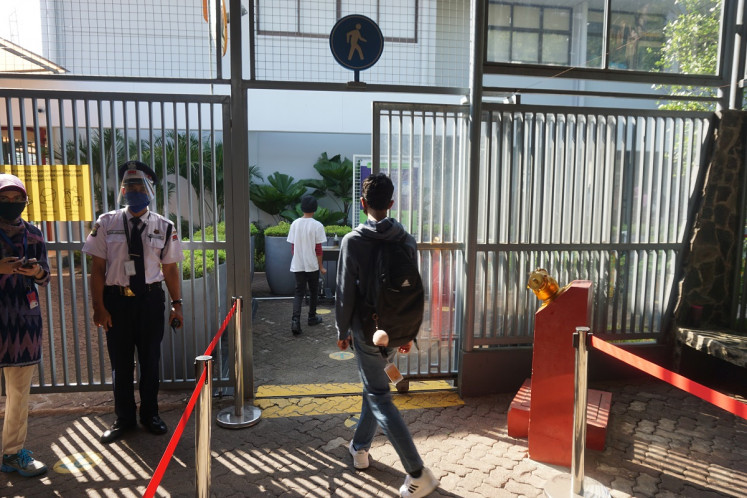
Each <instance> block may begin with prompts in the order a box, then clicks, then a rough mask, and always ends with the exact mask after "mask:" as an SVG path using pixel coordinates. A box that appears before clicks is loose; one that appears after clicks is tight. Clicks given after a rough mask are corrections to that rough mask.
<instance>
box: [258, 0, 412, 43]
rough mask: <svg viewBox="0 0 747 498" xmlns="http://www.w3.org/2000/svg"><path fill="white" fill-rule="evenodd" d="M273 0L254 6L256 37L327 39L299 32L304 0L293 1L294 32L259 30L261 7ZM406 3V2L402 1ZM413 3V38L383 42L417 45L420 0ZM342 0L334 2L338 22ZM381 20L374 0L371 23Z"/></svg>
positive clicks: (386, 38) (391, 38)
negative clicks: (373, 17)
mask: <svg viewBox="0 0 747 498" xmlns="http://www.w3.org/2000/svg"><path fill="white" fill-rule="evenodd" d="M272 1H273V0H256V5H255V17H256V34H257V36H288V37H295V38H319V39H327V38H329V33H305V32H303V31H301V30H300V27H301V2H303V1H304V0H295V2H296V9H295V13H296V31H281V30H265V29H261V28H260V26H261V23H262V21H261V20H262V14H261V10H262V9H261V6H262V4H263V3H264V2H272ZM403 1H408V0H403ZM409 1H411V2H413V9H414V21H413V29H412V32H413V36H412V37H401V36H384V41H385V42H390V43H415V44H416V43H418V22H419V20H420V19H419V14H420V0H409ZM342 8H343V5H342V0H336V1H335V20H336V21H339V20H340V19H342V18H343V17H344V16H343V15H342ZM380 19H381V0H376V19H373V21H374V22H375V23H376V24H379V23H380Z"/></svg>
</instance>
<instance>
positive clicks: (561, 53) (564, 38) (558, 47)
mask: <svg viewBox="0 0 747 498" xmlns="http://www.w3.org/2000/svg"><path fill="white" fill-rule="evenodd" d="M569 44H570V38H569V37H568V35H552V34H548V35H544V36H543V37H542V62H544V63H545V64H562V65H564V66H567V65H569V62H570V61H569V60H568V45H569Z"/></svg>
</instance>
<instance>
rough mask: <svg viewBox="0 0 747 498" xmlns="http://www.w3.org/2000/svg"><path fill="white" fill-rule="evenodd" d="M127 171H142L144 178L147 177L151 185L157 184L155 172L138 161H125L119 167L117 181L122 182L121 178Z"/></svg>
mask: <svg viewBox="0 0 747 498" xmlns="http://www.w3.org/2000/svg"><path fill="white" fill-rule="evenodd" d="M128 169H136V170H139V171H142V172H143V173H145V176H147V177H148V178H149V179H150V181H152V182H153V183H158V177H157V176H156V172H155V171H153V170H152V169H150V167H149V166H148V165H147V164H145V163H143V162H140V161H127V162H126V163H124V164H123V165H121V166H120V167H119V181H120V182H121V181H122V178H124V174H125V171H127V170H128Z"/></svg>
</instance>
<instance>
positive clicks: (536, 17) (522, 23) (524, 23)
mask: <svg viewBox="0 0 747 498" xmlns="http://www.w3.org/2000/svg"><path fill="white" fill-rule="evenodd" d="M540 12H541V11H540V8H539V7H522V6H519V5H516V6H514V15H513V16H512V19H513V27H514V28H530V29H539V27H540Z"/></svg>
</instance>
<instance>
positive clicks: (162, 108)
mask: <svg viewBox="0 0 747 498" xmlns="http://www.w3.org/2000/svg"><path fill="white" fill-rule="evenodd" d="M158 116H159V120H160V122H161V126H160V132H161V137H160V138H161V169H162V170H163V174H162V176H163V178H162V179H161V181H162V182H165V180H166V175H167V173H168V170H169V163H168V160H167V158H166V149H167V137H166V102H165V101H161V102H159V105H158ZM153 160H154V161H155V160H156V158H155V157H154V158H153ZM162 185H168V184H167V183H162ZM166 192H168V187H167V189H166ZM176 202H177V209H176V210H175V211H174V214H175V219H174V222H175V224H176V229H177V232H178V233H179V235H180V237H183V236H184V234H183V233H181V232H182V230H181V223H180V216H181V213H180V212H179V209H178V205H179V199H177V201H176ZM167 204H168V203H167ZM183 266H184V265H183V262H180V263H179V264H178V267H179V274H180V275H181V274H182V270H183ZM179 282H180V286H181V285H183V282H182V279H179ZM190 309H192V310H193V309H194V305H192V306H190ZM183 318H184V322H185V323H183V324H182V327H185V326H186V322H187V317H183ZM182 330H184V329H182ZM193 330H194V329H193ZM180 335H181V337H182V341H183V340H184V339H183V337H184V334H180ZM169 339H170V340H169V341H167V346H166V347H168V348H169V351H168V354H169V355H170V356H171V358H176V357H177V356H176V340H175V339H174V337H170V338H169ZM164 354H166V352H165V351H164V347H163V344H162V345H161V358H163V355H164ZM165 364H166V362H164V361H162V362H161V369H162V370H165ZM168 373H169V374H170V375H169V378H170V379H171V380H176V360H174V361H172V362H171V371H170V372H168Z"/></svg>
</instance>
